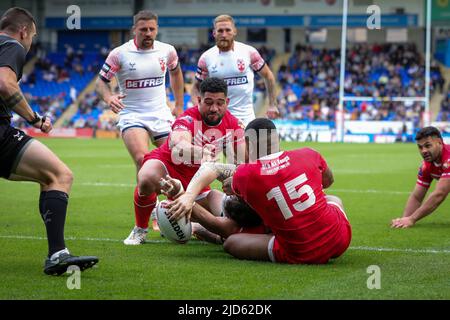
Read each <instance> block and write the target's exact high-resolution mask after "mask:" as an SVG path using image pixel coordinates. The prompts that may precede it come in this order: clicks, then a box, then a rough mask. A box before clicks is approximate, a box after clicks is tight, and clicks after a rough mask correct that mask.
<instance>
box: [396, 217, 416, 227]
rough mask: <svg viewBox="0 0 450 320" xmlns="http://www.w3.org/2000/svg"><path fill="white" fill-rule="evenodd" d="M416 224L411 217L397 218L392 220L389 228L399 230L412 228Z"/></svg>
mask: <svg viewBox="0 0 450 320" xmlns="http://www.w3.org/2000/svg"><path fill="white" fill-rule="evenodd" d="M415 223H416V222H415V221H414V219H412V218H411V217H403V218H397V219H393V220H392V222H391V227H392V228H396V229H400V228H403V229H404V228H410V227H412V226H413V225H414V224H415Z"/></svg>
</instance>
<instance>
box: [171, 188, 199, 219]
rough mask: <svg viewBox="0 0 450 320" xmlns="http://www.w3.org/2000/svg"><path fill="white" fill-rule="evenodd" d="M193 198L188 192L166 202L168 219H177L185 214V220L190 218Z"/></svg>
mask: <svg viewBox="0 0 450 320" xmlns="http://www.w3.org/2000/svg"><path fill="white" fill-rule="evenodd" d="M194 200H195V198H194V199H193V198H192V196H190V195H189V194H186V193H184V194H183V195H181V196H180V197H178V198H177V199H176V200H174V201H172V202H171V203H169V204H168V206H167V207H168V209H169V214H170V221H178V220H179V219H181V218H182V217H184V216H186V220H190V219H191V214H192V208H193V207H194V204H195V202H194Z"/></svg>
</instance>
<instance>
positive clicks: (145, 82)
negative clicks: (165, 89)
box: [125, 77, 164, 89]
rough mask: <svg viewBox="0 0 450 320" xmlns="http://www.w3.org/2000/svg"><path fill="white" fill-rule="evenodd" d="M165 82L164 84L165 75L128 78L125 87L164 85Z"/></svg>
mask: <svg viewBox="0 0 450 320" xmlns="http://www.w3.org/2000/svg"><path fill="white" fill-rule="evenodd" d="M163 84H164V77H156V78H144V79H137V80H127V81H126V82H125V87H126V88H127V89H143V88H153V87H159V86H162V85H163Z"/></svg>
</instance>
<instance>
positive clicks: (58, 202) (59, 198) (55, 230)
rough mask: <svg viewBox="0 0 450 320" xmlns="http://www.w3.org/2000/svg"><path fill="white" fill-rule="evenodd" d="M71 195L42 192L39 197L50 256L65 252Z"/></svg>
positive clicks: (53, 191)
mask: <svg viewBox="0 0 450 320" xmlns="http://www.w3.org/2000/svg"><path fill="white" fill-rule="evenodd" d="M68 200H69V195H68V194H67V193H65V192H62V191H56V190H52V191H42V192H41V196H40V197H39V211H40V213H41V217H42V220H43V221H44V223H45V228H46V229H47V240H48V256H49V257H50V256H51V255H52V254H54V253H55V252H58V251H60V250H63V249H64V248H65V247H66V244H65V243H64V224H65V222H66V212H67V203H68Z"/></svg>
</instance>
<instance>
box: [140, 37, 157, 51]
mask: <svg viewBox="0 0 450 320" xmlns="http://www.w3.org/2000/svg"><path fill="white" fill-rule="evenodd" d="M154 41H155V40H153V39H152V38H148V39H145V38H144V39H142V42H141V47H142V49H150V48H151V47H153V43H154Z"/></svg>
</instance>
